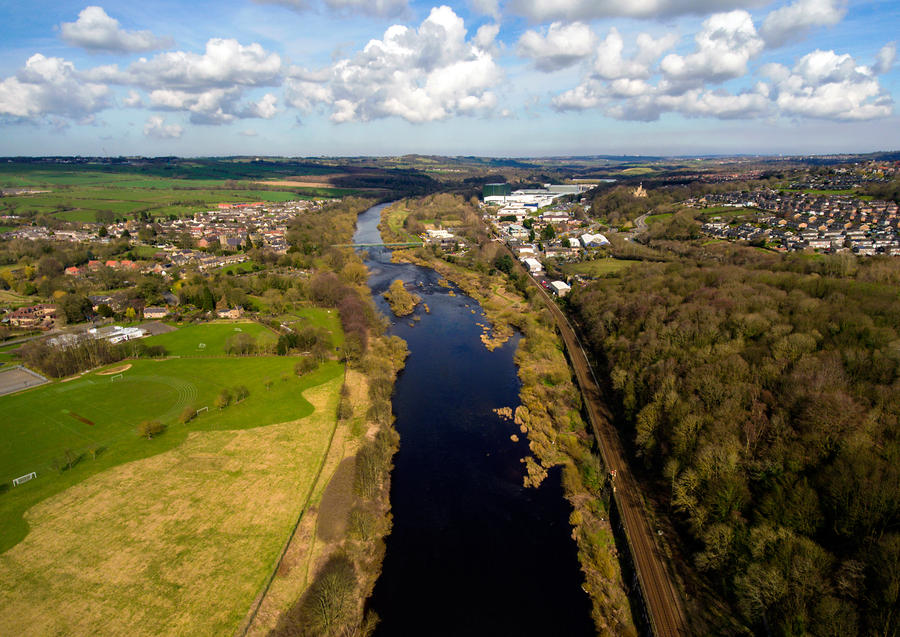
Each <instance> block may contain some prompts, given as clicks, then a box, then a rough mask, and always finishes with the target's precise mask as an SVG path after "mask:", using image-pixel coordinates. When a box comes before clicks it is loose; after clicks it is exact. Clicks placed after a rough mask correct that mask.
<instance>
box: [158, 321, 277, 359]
mask: <svg viewBox="0 0 900 637" xmlns="http://www.w3.org/2000/svg"><path fill="white" fill-rule="evenodd" d="M240 333H244V334H249V335H250V336H252V337H253V338H255V339H256V341H257V342H258V343H260V344H265V343H274V342H275V341H277V340H278V337H277V336H276V335H275V334H274V333H273V332H272V331H271V330H270V329H268V328H267V327H265V326H263V325H260V324H259V323H254V322H252V321H241V322H236V323H203V324H200V325H187V326H185V327H182V328H180V329H178V330H175V331H174V332H168V333H166V334H159V335H157V336H150V337H148V338H145V339H143V340H142V341H141V342H142V343H146V344H147V345H162V346H163V347H165V348H166V349H167V350H168V351H169V356H182V357H192V358H196V357H200V358H211V357H217V356H226V353H225V343H226V341H227V340H228V338H229V337H231V336H234V335H235V334H240Z"/></svg>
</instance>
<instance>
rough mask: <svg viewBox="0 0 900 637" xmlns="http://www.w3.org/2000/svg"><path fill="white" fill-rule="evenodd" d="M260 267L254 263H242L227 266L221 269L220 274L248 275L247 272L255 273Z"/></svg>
mask: <svg viewBox="0 0 900 637" xmlns="http://www.w3.org/2000/svg"><path fill="white" fill-rule="evenodd" d="M254 266H255V267H257V268H258V267H259V266H258V265H256V264H255V263H253V261H242V262H241V263H232V264H231V265H226V266H224V267H222V268H220V269H219V270H220V272H222V273H223V274H246V273H247V272H253V268H254Z"/></svg>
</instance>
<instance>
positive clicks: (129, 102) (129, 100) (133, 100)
mask: <svg viewBox="0 0 900 637" xmlns="http://www.w3.org/2000/svg"><path fill="white" fill-rule="evenodd" d="M122 104H123V105H124V106H125V107H127V108H140V107H142V106H143V105H144V100H143V99H141V94H140V93H138V92H137V91H135V90H133V89H132V90H130V91H128V95H127V96H126V97H125V99H123V100H122Z"/></svg>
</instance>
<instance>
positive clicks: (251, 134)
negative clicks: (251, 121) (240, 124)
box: [240, 128, 259, 137]
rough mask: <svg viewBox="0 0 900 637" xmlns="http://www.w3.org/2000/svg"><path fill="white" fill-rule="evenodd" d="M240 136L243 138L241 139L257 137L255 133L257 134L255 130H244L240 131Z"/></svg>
mask: <svg viewBox="0 0 900 637" xmlns="http://www.w3.org/2000/svg"><path fill="white" fill-rule="evenodd" d="M240 135H241V136H243V137H257V136H258V135H259V133H257V132H256V131H255V130H253V129H252V128H248V129H246V130H242V131H241V132H240Z"/></svg>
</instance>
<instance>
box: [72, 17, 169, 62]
mask: <svg viewBox="0 0 900 637" xmlns="http://www.w3.org/2000/svg"><path fill="white" fill-rule="evenodd" d="M59 26H60V35H62V39H63V40H65V41H66V42H68V43H69V44H71V45H74V46H80V47H84V48H85V49H88V50H89V51H112V52H117V53H135V52H139V51H153V50H155V49H162V48H165V47H168V46H171V44H172V40H171V39H169V38H158V37H156V36H155V35H153V34H152V33H151V32H150V31H125V30H124V29H122V28H121V27H120V26H119V21H118V20H116V19H115V18H111V17H109V16H108V15H107V14H106V11H104V10H103V7H96V6H91V7H85V8H84V9H82V10H81V13H79V14H78V20H76V21H75V22H63V23H62V24H61V25H59Z"/></svg>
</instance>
